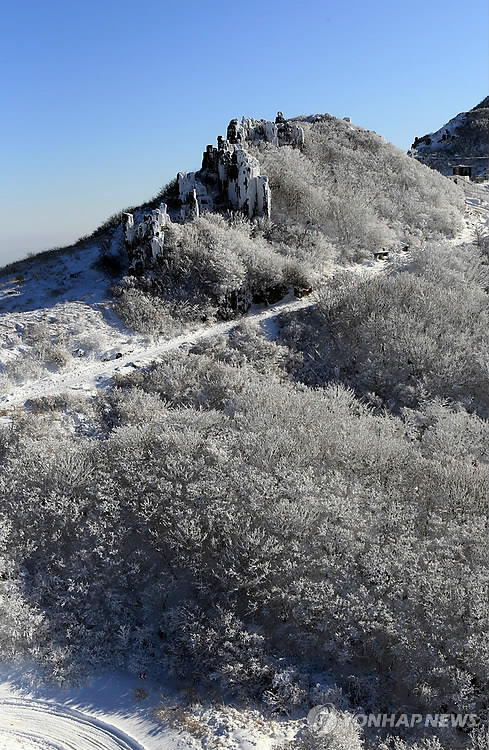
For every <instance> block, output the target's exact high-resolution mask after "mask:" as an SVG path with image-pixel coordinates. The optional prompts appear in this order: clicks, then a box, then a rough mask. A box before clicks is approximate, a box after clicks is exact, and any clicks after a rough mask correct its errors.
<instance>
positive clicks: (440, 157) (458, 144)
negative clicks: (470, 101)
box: [409, 96, 489, 177]
mask: <svg viewBox="0 0 489 750" xmlns="http://www.w3.org/2000/svg"><path fill="white" fill-rule="evenodd" d="M488 136H489V96H486V98H485V99H483V100H482V101H481V102H480V103H479V104H477V106H475V107H473V109H471V110H469V111H468V112H460V113H459V114H458V115H456V116H455V117H453V118H452V119H451V120H449V122H447V123H446V124H445V125H443V126H442V127H441V128H440V129H439V130H437V131H436V132H434V133H428V134H427V135H424V136H422V137H421V138H417V137H416V138H415V139H414V142H413V144H412V146H411V151H410V152H409V154H410V155H411V156H413V157H414V158H415V159H417V160H418V161H421V162H423V164H427V165H428V166H429V167H432V169H436V170H438V172H441V173H442V174H444V175H451V174H453V168H454V167H457V166H458V165H461V164H463V165H465V166H467V167H470V168H471V172H472V176H473V177H478V176H487V171H488V162H489V142H488Z"/></svg>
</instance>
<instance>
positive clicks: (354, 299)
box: [284, 246, 489, 414]
mask: <svg viewBox="0 0 489 750" xmlns="http://www.w3.org/2000/svg"><path fill="white" fill-rule="evenodd" d="M486 278H487V266H486V265H485V264H484V263H483V261H482V259H481V256H480V254H479V253H478V251H477V250H476V249H475V248H472V247H470V248H468V250H467V252H466V250H465V249H464V248H456V249H454V248H448V247H446V246H445V247H436V246H435V247H426V248H425V249H424V251H423V252H421V251H419V252H417V253H415V254H414V258H413V262H412V264H411V266H410V267H409V268H407V269H406V268H402V267H401V269H400V270H399V271H397V272H395V273H394V274H393V275H390V276H388V275H377V276H370V277H359V276H354V275H352V274H346V273H345V274H343V275H341V274H340V275H337V276H336V277H334V278H333V279H332V280H331V281H330V282H329V283H328V284H326V285H325V286H324V287H323V289H322V291H321V295H320V299H319V302H318V307H317V310H318V313H317V315H318V316H319V317H317V316H316V317H314V316H311V317H309V318H307V319H305V322H304V323H301V322H299V323H298V322H297V321H295V322H292V324H291V325H289V327H287V326H285V327H284V337H285V338H284V341H285V342H288V343H289V344H290V345H291V346H293V347H294V348H295V349H296V350H298V352H301V353H302V355H303V365H302V367H301V368H300V369H299V370H297V374H298V375H299V377H300V378H301V379H303V380H305V382H307V383H311V384H316V385H317V384H321V383H324V382H326V381H328V380H331V379H338V378H341V379H342V380H344V381H345V382H347V383H349V384H350V385H352V386H353V387H355V389H357V390H358V391H360V392H361V393H362V394H367V393H370V394H374V395H375V396H376V397H379V398H380V399H381V401H382V402H383V403H386V404H387V405H388V406H390V407H391V408H398V407H399V405H407V406H413V405H414V406H415V405H416V404H418V403H420V401H421V400H422V399H423V398H424V397H425V396H426V395H428V396H430V397H436V396H440V397H450V398H451V399H453V400H454V401H460V402H462V403H465V404H467V405H472V408H476V409H478V410H479V411H480V412H481V413H482V414H487V409H488V407H489V403H488V401H487V393H488V392H489V381H488V377H489V347H488V340H487V327H488V324H489V312H488V297H487V293H486V292H485V284H486Z"/></svg>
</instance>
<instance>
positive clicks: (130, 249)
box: [114, 112, 304, 275]
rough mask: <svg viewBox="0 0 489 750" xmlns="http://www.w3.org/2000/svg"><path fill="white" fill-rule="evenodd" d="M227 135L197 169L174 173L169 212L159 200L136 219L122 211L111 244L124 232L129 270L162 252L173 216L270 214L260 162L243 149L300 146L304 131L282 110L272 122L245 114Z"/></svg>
mask: <svg viewBox="0 0 489 750" xmlns="http://www.w3.org/2000/svg"><path fill="white" fill-rule="evenodd" d="M226 135H227V137H226V139H224V138H223V137H222V136H218V138H217V147H216V146H213V145H209V146H207V148H206V150H205V151H204V154H203V157H202V166H201V169H200V170H199V171H198V172H188V173H185V172H179V173H178V175H177V190H178V198H177V206H178V208H176V209H175V208H174V209H173V211H172V214H171V217H170V215H169V213H168V209H167V205H166V204H165V203H162V204H161V205H160V207H159V208H157V209H156V210H154V211H152V212H151V213H150V214H145V215H144V216H143V217H142V219H141V220H140V221H136V220H135V217H134V216H133V214H126V219H125V222H123V223H122V224H121V225H120V227H119V228H118V229H117V231H116V233H115V235H114V242H115V245H116V248H115V249H119V247H120V238H121V236H123V237H125V245H126V250H127V256H128V259H129V273H133V274H135V275H140V274H142V273H144V271H145V270H146V269H151V267H152V266H153V265H154V264H155V262H156V261H157V260H158V258H161V256H162V255H163V253H164V240H165V229H166V228H167V227H168V226H169V225H170V224H171V222H172V219H173V220H174V221H178V222H185V221H190V220H192V219H194V218H198V217H199V216H200V214H201V213H202V212H203V211H206V210H207V211H241V212H242V213H244V214H245V215H246V216H247V217H248V218H249V219H261V218H265V219H269V218H270V216H271V191H270V185H269V182H268V177H267V176H266V175H262V174H261V170H260V164H259V163H258V161H257V159H256V158H255V157H254V156H252V155H251V154H250V153H249V151H248V150H247V148H246V146H247V144H248V143H256V142H259V141H266V142H268V143H271V144H273V145H274V146H277V147H280V146H290V147H292V148H301V147H302V146H303V144H304V130H303V128H301V127H300V125H298V124H297V123H296V122H293V121H289V120H286V119H285V118H284V116H283V114H282V113H281V112H279V113H278V114H277V117H276V119H275V122H271V121H268V120H255V119H253V118H248V119H245V118H243V119H242V120H241V122H240V121H239V120H231V122H230V123H229V125H228V128H227V133H226Z"/></svg>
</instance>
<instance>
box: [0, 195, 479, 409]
mask: <svg viewBox="0 0 489 750" xmlns="http://www.w3.org/2000/svg"><path fill="white" fill-rule="evenodd" d="M478 190H479V191H480V193H481V194H482V195H480V194H479V193H478V194H477V195H475V193H474V195H470V196H469V195H468V196H467V197H466V202H467V221H466V226H465V228H464V231H463V233H462V235H461V236H460V237H458V238H457V239H456V240H454V243H460V242H471V241H472V240H473V238H474V229H475V227H476V226H479V228H487V216H488V212H489V201H485V200H483V197H484V192H483V191H482V189H481V188H478ZM97 257H98V249H97V248H96V247H88V248H86V249H84V250H75V251H73V250H72V251H66V252H63V253H59V254H57V255H54V256H53V257H50V258H49V259H48V260H46V259H39V260H38V261H36V259H35V258H33V259H32V261H31V262H28V263H27V264H26V263H23V264H22V273H20V274H18V273H10V274H3V275H1V276H0V310H1V311H2V313H3V315H1V316H0V342H1V347H0V420H2V421H5V420H7V421H9V419H10V417H11V416H12V413H13V412H14V410H15V409H19V408H22V407H23V406H24V405H25V404H26V402H28V401H29V400H30V399H33V398H39V397H43V396H52V395H56V394H60V393H65V392H66V393H73V394H76V393H79V394H90V393H93V392H94V391H96V390H97V389H98V388H101V387H102V388H104V387H108V386H109V385H110V383H111V380H112V378H113V377H114V375H115V374H117V373H124V372H128V371H130V369H131V368H135V369H139V368H143V367H146V366H148V365H150V364H151V363H152V362H154V361H157V360H158V359H159V358H160V357H162V356H164V355H165V354H166V353H167V352H169V351H172V350H175V349H178V348H180V347H184V348H185V347H187V348H190V347H191V346H192V345H193V344H194V343H196V342H197V341H201V340H202V339H205V338H210V337H212V336H215V335H219V334H225V333H228V332H229V331H231V330H232V329H233V328H234V327H236V326H237V325H239V323H240V319H237V320H233V321H226V322H221V323H214V324H210V325H209V324H208V325H204V326H202V327H200V328H198V329H196V330H193V331H188V332H186V333H183V334H181V335H179V336H176V337H174V338H171V339H165V338H152V337H149V336H145V335H141V334H138V333H135V332H134V331H131V330H129V329H127V328H126V327H125V326H124V325H123V323H122V322H121V320H120V319H119V318H118V317H117V316H116V315H115V314H114V312H113V311H112V304H111V302H110V295H109V291H108V288H109V285H110V281H109V280H108V278H107V277H106V276H105V275H104V274H103V272H102V271H100V270H99V269H97V267H96V265H95V262H96V260H97ZM406 259H407V258H406ZM384 267H385V264H384V263H383V262H379V261H373V260H372V261H370V262H365V263H363V264H358V265H356V266H352V267H351V269H350V270H351V271H353V272H357V273H358V272H360V273H376V272H379V271H380V270H382V269H383V268H384ZM315 301H316V298H315V295H310V296H307V297H303V298H302V299H295V298H294V297H288V298H285V299H284V300H282V301H280V302H278V303H277V304H275V305H271V306H270V307H264V306H261V307H253V308H252V309H251V310H250V312H249V313H248V316H247V317H248V318H253V319H254V320H256V321H257V322H259V323H262V324H263V325H264V329H265V331H266V333H267V335H268V336H269V337H270V336H271V333H272V331H273V330H275V328H274V326H273V321H274V319H276V318H277V317H278V316H279V315H282V314H283V313H286V312H290V311H292V310H300V309H302V308H307V307H311V306H312V305H314V304H315ZM36 326H37V328H36ZM36 336H37V337H38V339H39V340H41V341H43V340H44V341H46V340H47V341H49V340H51V341H54V342H56V341H58V342H61V343H60V345H62V347H64V349H65V350H66V349H67V350H68V352H69V354H68V356H67V357H66V360H63V361H62V362H61V364H60V365H59V366H58V367H55V366H51V365H49V364H46V363H43V362H41V361H40V359H41V358H40V357H38V358H37V359H36V358H33V357H32V356H29V355H31V354H32V353H31V352H30V349H33V348H35V347H36V346H37V347H38V348H39V346H40V344H39V343H36V342H37V340H36ZM12 363H13V364H14V365H16V364H19V365H20V372H21V382H15V378H12V376H11V375H10V376H9V377H6V376H5V375H2V373H1V369H2V366H4V367H5V366H6V367H7V372H8V368H9V367H10V368H11V367H12ZM14 372H15V369H14ZM18 379H19V378H17V380H18ZM2 386H3V387H2Z"/></svg>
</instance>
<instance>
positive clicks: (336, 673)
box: [0, 247, 489, 748]
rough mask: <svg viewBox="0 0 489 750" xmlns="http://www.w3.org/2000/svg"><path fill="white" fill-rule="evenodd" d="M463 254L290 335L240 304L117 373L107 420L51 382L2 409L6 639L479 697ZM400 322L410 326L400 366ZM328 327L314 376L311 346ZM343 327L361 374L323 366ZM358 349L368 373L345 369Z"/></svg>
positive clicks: (478, 465)
mask: <svg viewBox="0 0 489 750" xmlns="http://www.w3.org/2000/svg"><path fill="white" fill-rule="evenodd" d="M465 252H466V255H464V251H462V250H460V251H459V254H456V255H454V256H453V258H452V259H451V261H450V262H448V260H447V257H446V253H447V249H446V248H444V247H441V248H440V247H433V248H431V249H430V248H426V250H425V255H423V256H421V255H420V256H418V255H415V256H414V258H413V261H412V265H411V267H410V269H409V271H407V270H403V271H401V272H398V273H395V274H394V275H392V276H387V277H385V278H378V279H376V278H369V279H359V280H358V281H356V282H354V285H353V287H352V285H351V283H346V282H342V283H341V284H338V285H337V286H336V287H333V286H332V288H331V290H330V291H327V292H325V295H324V297H323V299H322V300H321V302H320V303H319V305H318V310H317V313H316V316H315V317H312V318H311V319H309V320H303V321H300V320H296V321H289V324H288V326H286V327H285V328H284V329H283V331H282V337H281V340H280V341H278V342H277V341H274V340H271V339H269V338H267V337H266V336H264V332H263V331H262V330H261V329H260V328H258V326H256V325H252V324H249V323H246V324H243V325H242V326H240V327H239V328H238V329H236V330H235V331H234V332H233V334H232V335H231V336H230V337H229V338H225V337H222V338H220V339H217V340H215V341H214V342H211V343H210V344H208V345H206V346H205V347H204V346H202V347H201V349H200V350H197V349H196V350H195V351H194V352H193V353H191V354H185V353H183V352H180V353H178V354H175V353H173V354H172V356H171V358H169V359H168V360H167V361H165V362H162V363H161V364H159V365H157V366H154V367H153V368H152V369H151V370H150V371H149V372H137V373H134V374H133V375H131V376H128V377H125V378H123V377H120V378H119V381H118V383H117V387H116V388H115V390H114V391H113V392H112V394H111V395H110V396H105V397H99V399H98V400H97V401H96V402H95V404H92V405H91V406H90V407H87V408H86V410H85V411H86V415H87V416H86V420H87V423H91V424H92V429H93V430H94V432H92V435H98V436H99V437H103V438H105V439H103V440H101V439H99V440H94V439H93V437H88V438H87V437H86V436H84V435H82V434H76V433H75V434H69V433H67V432H66V430H63V429H62V428H61V427H60V426H59V425H60V423H59V420H58V419H57V416H56V409H59V408H63V409H64V410H65V411H66V410H68V411H69V409H70V404H69V401H67V402H66V403H65V402H63V401H62V400H61V401H59V400H58V402H57V403H53V404H51V405H50V404H48V403H47V402H46V403H45V404H44V405H43V404H42V403H40V404H38V405H37V409H36V412H37V415H31V416H29V417H26V418H25V419H23V420H22V421H20V422H19V423H18V424H17V425H16V426H15V428H13V429H11V430H5V431H4V432H3V434H2V465H1V471H0V492H1V494H2V497H3V498H4V499H3V503H2V506H1V509H0V530H1V534H0V594H1V596H0V644H1V648H2V653H3V655H4V658H12V659H16V658H25V657H28V658H33V659H35V660H36V661H38V662H39V663H41V664H44V665H45V666H46V668H47V669H48V670H50V672H51V673H54V674H55V675H57V676H58V678H59V679H65V678H67V677H68V678H73V677H76V676H77V675H79V674H80V673H83V672H85V671H87V670H88V671H89V670H91V669H92V668H94V667H100V666H102V665H108V664H111V665H117V666H122V665H125V666H129V667H130V668H132V669H134V670H143V669H144V670H146V671H148V672H150V673H156V672H158V671H159V670H161V669H170V670H172V671H174V672H176V673H177V674H178V675H180V676H181V677H182V678H184V679H186V680H190V681H193V682H194V683H197V684H199V685H207V686H208V688H212V689H213V690H214V691H217V692H218V693H220V694H221V695H230V694H233V695H237V696H241V697H245V696H246V697H249V696H254V697H256V698H261V699H262V700H263V701H264V702H265V703H266V704H267V705H268V706H269V707H271V708H273V709H275V710H288V709H290V708H291V707H292V706H302V707H304V708H305V707H307V706H308V705H311V704H314V703H316V704H317V703H322V702H323V703H324V702H338V703H340V704H341V708H342V709H345V708H346V710H349V711H354V710H355V709H356V708H358V707H359V706H361V707H362V708H363V709H364V710H366V711H370V710H372V711H375V712H379V711H384V710H389V709H391V708H392V706H393V705H401V704H406V705H410V706H415V707H416V708H417V710H421V711H428V712H432V713H433V712H446V711H448V712H450V711H452V710H453V711H462V712H471V711H476V710H478V707H479V706H480V704H481V701H482V700H483V695H484V689H485V687H484V686H485V684H486V680H487V674H486V670H487V664H489V653H488V651H487V642H486V637H485V634H486V627H487V602H486V597H485V591H486V585H487V545H486V534H487V523H486V499H487V498H486V495H487V486H488V484H487V483H488V452H487V445H488V426H487V421H485V420H484V419H481V417H480V416H477V415H476V414H475V413H474V411H475V410H474V404H476V403H477V404H479V405H480V404H481V403H482V398H483V393H484V384H483V382H482V381H480V380H478V378H481V377H482V369H480V370H477V369H475V366H473V365H472V361H475V360H477V361H478V362H479V360H480V361H481V362H482V361H483V359H482V358H483V356H486V354H485V353H484V351H483V348H482V343H481V332H480V330H479V328H478V326H479V324H480V325H481V326H482V325H485V323H484V317H483V316H484V315H485V314H486V313H485V312H484V309H483V295H484V292H483V284H484V283H485V270H486V267H484V265H483V264H478V256H477V255H476V254H475V250H473V249H472V250H470V249H466V251H465ZM428 283H429V286H426V284H428ZM459 293H460V295H461V296H460V297H458V296H457V295H458V294H459ZM462 295H463V300H464V304H462ZM445 298H446V301H444V299H445ZM386 300H387V303H386ZM391 307H392V308H393V309H394V312H393V314H392V316H391V318H390V320H391V322H390V324H389V325H391V326H393V328H392V329H391V330H390V332H388V333H386V330H385V329H384V328H383V327H382V326H381V325H380V324H379V321H382V320H384V319H385V317H386V315H387V314H388V311H389V309H390V308H391ZM331 310H334V314H332V313H331ZM475 310H477V316H478V317H477V318H476V316H475V315H474V312H475ZM366 311H367V312H368V314H366ZM403 315H407V316H408V318H407V320H406V319H404V318H403ZM410 315H411V316H412V317H411V318H409V316H410ZM370 317H372V319H373V320H374V321H377V324H376V325H373V324H371V325H366V328H363V327H362V321H364V319H366V320H367V322H368V319H369V318H370ZM415 320H416V321H417V322H418V323H419V324H421V323H422V327H423V330H421V329H420V327H419V325H418V324H416V325H415V322H414V321H415ZM396 324H397V325H400V326H401V328H403V327H409V329H410V335H411V337H412V339H410V340H409V341H408V344H406V346H408V349H409V356H410V357H412V358H413V359H412V362H410V363H409V367H408V368H407V369H405V370H402V368H401V364H400V363H401V360H402V357H403V356H404V357H406V356H407V353H406V352H404V354H402V353H401V352H400V350H399V352H400V353H397V352H398V348H399V346H400V344H399V342H398V340H399V337H400V331H401V329H396V328H395V326H396ZM335 326H336V327H335ZM462 327H464V328H462ZM461 330H464V337H465V344H464V346H463V347H462V346H461V345H459V344H457V342H459V341H460V339H461V335H460V331H461ZM435 331H437V332H438V337H436V336H434V332H435ZM294 336H295V338H294ZM432 338H433V341H434V343H433V344H432V345H433V346H436V352H435V354H434V355H433V354H432V353H431V348H430V346H428V344H427V341H428V342H430V341H431V339H432ZM299 340H302V341H303V346H302V349H300V348H299V347H298V345H297V342H298V341H299ZM416 342H418V343H417V344H416ZM321 343H322V344H323V346H324V349H323V350H322V351H321V352H320V355H321V356H320V359H319V365H318V363H317V362H315V364H314V367H313V371H314V374H315V381H314V387H311V385H308V384H307V383H306V382H305V381H307V378H305V377H303V375H304V361H305V355H306V354H308V353H309V354H311V352H312V351H313V349H314V348H316V347H317V346H318V345H321ZM331 347H336V349H334V357H335V358H336V360H335V361H337V362H338V366H337V370H336V372H335V373H334V375H335V378H336V381H340V380H341V379H344V381H345V383H348V380H351V381H352V383H353V382H354V384H355V389H356V392H357V393H355V392H354V391H353V390H352V389H351V388H349V387H348V385H347V384H346V385H345V384H342V383H340V382H336V383H331V382H329V383H328V380H330V379H331V375H332V373H331V371H330V370H328V369H327V368H325V366H324V362H325V361H326V359H327V355H326V352H329V354H331V351H333V350H332V349H331ZM388 347H392V351H391V350H390V349H389V348H388ZM454 347H455V349H454ZM477 347H479V349H477ZM353 349H355V350H356V352H357V356H358V361H359V362H363V364H364V368H363V370H365V372H363V371H362V368H361V367H358V368H356V369H355V368H354V372H353V374H352V373H351V372H347V370H346V369H345V367H346V364H344V363H345V362H346V361H347V359H348V357H349V356H351V352H352V351H353ZM344 351H346V352H347V353H348V352H349V354H348V355H347V354H345V355H344V358H343V352H344ZM427 351H428V353H429V356H428V355H427V354H426V352H427ZM454 352H455V353H454ZM455 354H456V356H455ZM328 356H329V355H328ZM381 356H382V357H383V359H382V360H381V359H380V357H381ZM457 358H458V359H457ZM451 359H452V360H453V365H452V367H449V365H448V362H449V361H451ZM485 361H487V360H485ZM464 362H465V370H464V368H463V363H464ZM428 365H429V367H428ZM412 367H416V368H417V370H416V372H417V377H418V378H420V379H421V380H422V381H423V384H424V385H423V389H422V390H421V389H420V390H418V391H416V393H415V396H416V397H414V396H413V395H412V394H413V393H414V391H413V389H412V383H411V375H410V374H411V368H412ZM377 371H378V373H379V376H378V377H377V378H376V377H374V374H375V372H377ZM462 372H466V373H469V374H470V378H469V376H468V375H467V380H466V381H464V382H463V383H460V381H459V377H460V374H461V373H462ZM381 376H382V377H381ZM321 378H322V382H320V379H321ZM300 380H302V382H297V381H300ZM294 381H295V382H294ZM459 385H461V386H462V393H460V392H459V390H458V389H457V387H456V386H459ZM362 389H363V393H364V394H365V395H366V394H367V393H368V392H369V396H368V399H369V400H370V402H371V403H374V404H375V408H374V406H372V405H369V404H368V403H367V402H366V400H365V399H362V398H359V397H358V395H359V392H360V391H362ZM406 394H408V395H406ZM462 396H463V397H462ZM386 399H387V401H388V402H389V403H390V404H391V406H392V405H395V407H396V408H395V409H392V410H391V411H390V412H387V411H384V410H381V409H380V408H378V407H379V406H380V405H381V404H382V403H383V402H385V401H386ZM396 399H397V400H396ZM73 408H75V407H73ZM480 408H481V407H480ZM53 410H54V413H53ZM81 410H82V407H81V405H80V401H79V399H78V401H77V403H76V413H77V421H78V422H79V415H80V411H81ZM87 432H88V434H90V433H89V431H88V425H85V435H86V434H87ZM318 672H321V673H322V674H323V679H322V682H321V683H320V684H319V686H318V685H317V678H312V677H311V675H312V674H314V673H318ZM341 696H342V697H341ZM340 697H341V700H340ZM345 731H346V730H345ZM352 731H353V730H352ZM347 736H348V737H349V738H350V739H347V740H345V741H347V742H350V743H352V744H351V746H352V747H357V746H358V747H361V746H362V743H361V739H359V738H358V736H357V734H355V733H353V734H352V735H351V737H350V735H347ZM474 737H475V735H474ZM475 741H476V740H475V739H474V742H475ZM339 742H340V741H339V739H338V740H337V746H338V747H339V746H340V744H338V743H339ZM408 746H409V745H405V747H408ZM421 746H422V745H420V747H421ZM447 746H448V747H449V746H450V743H448V744H447ZM382 747H384V746H382ZM385 747H387V745H385ZM399 747H404V745H403V744H402V743H401V744H400V745H399ZM413 747H414V746H413ZM433 747H437V745H436V742H435V744H433ZM475 747H477V745H474V748H475Z"/></svg>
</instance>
